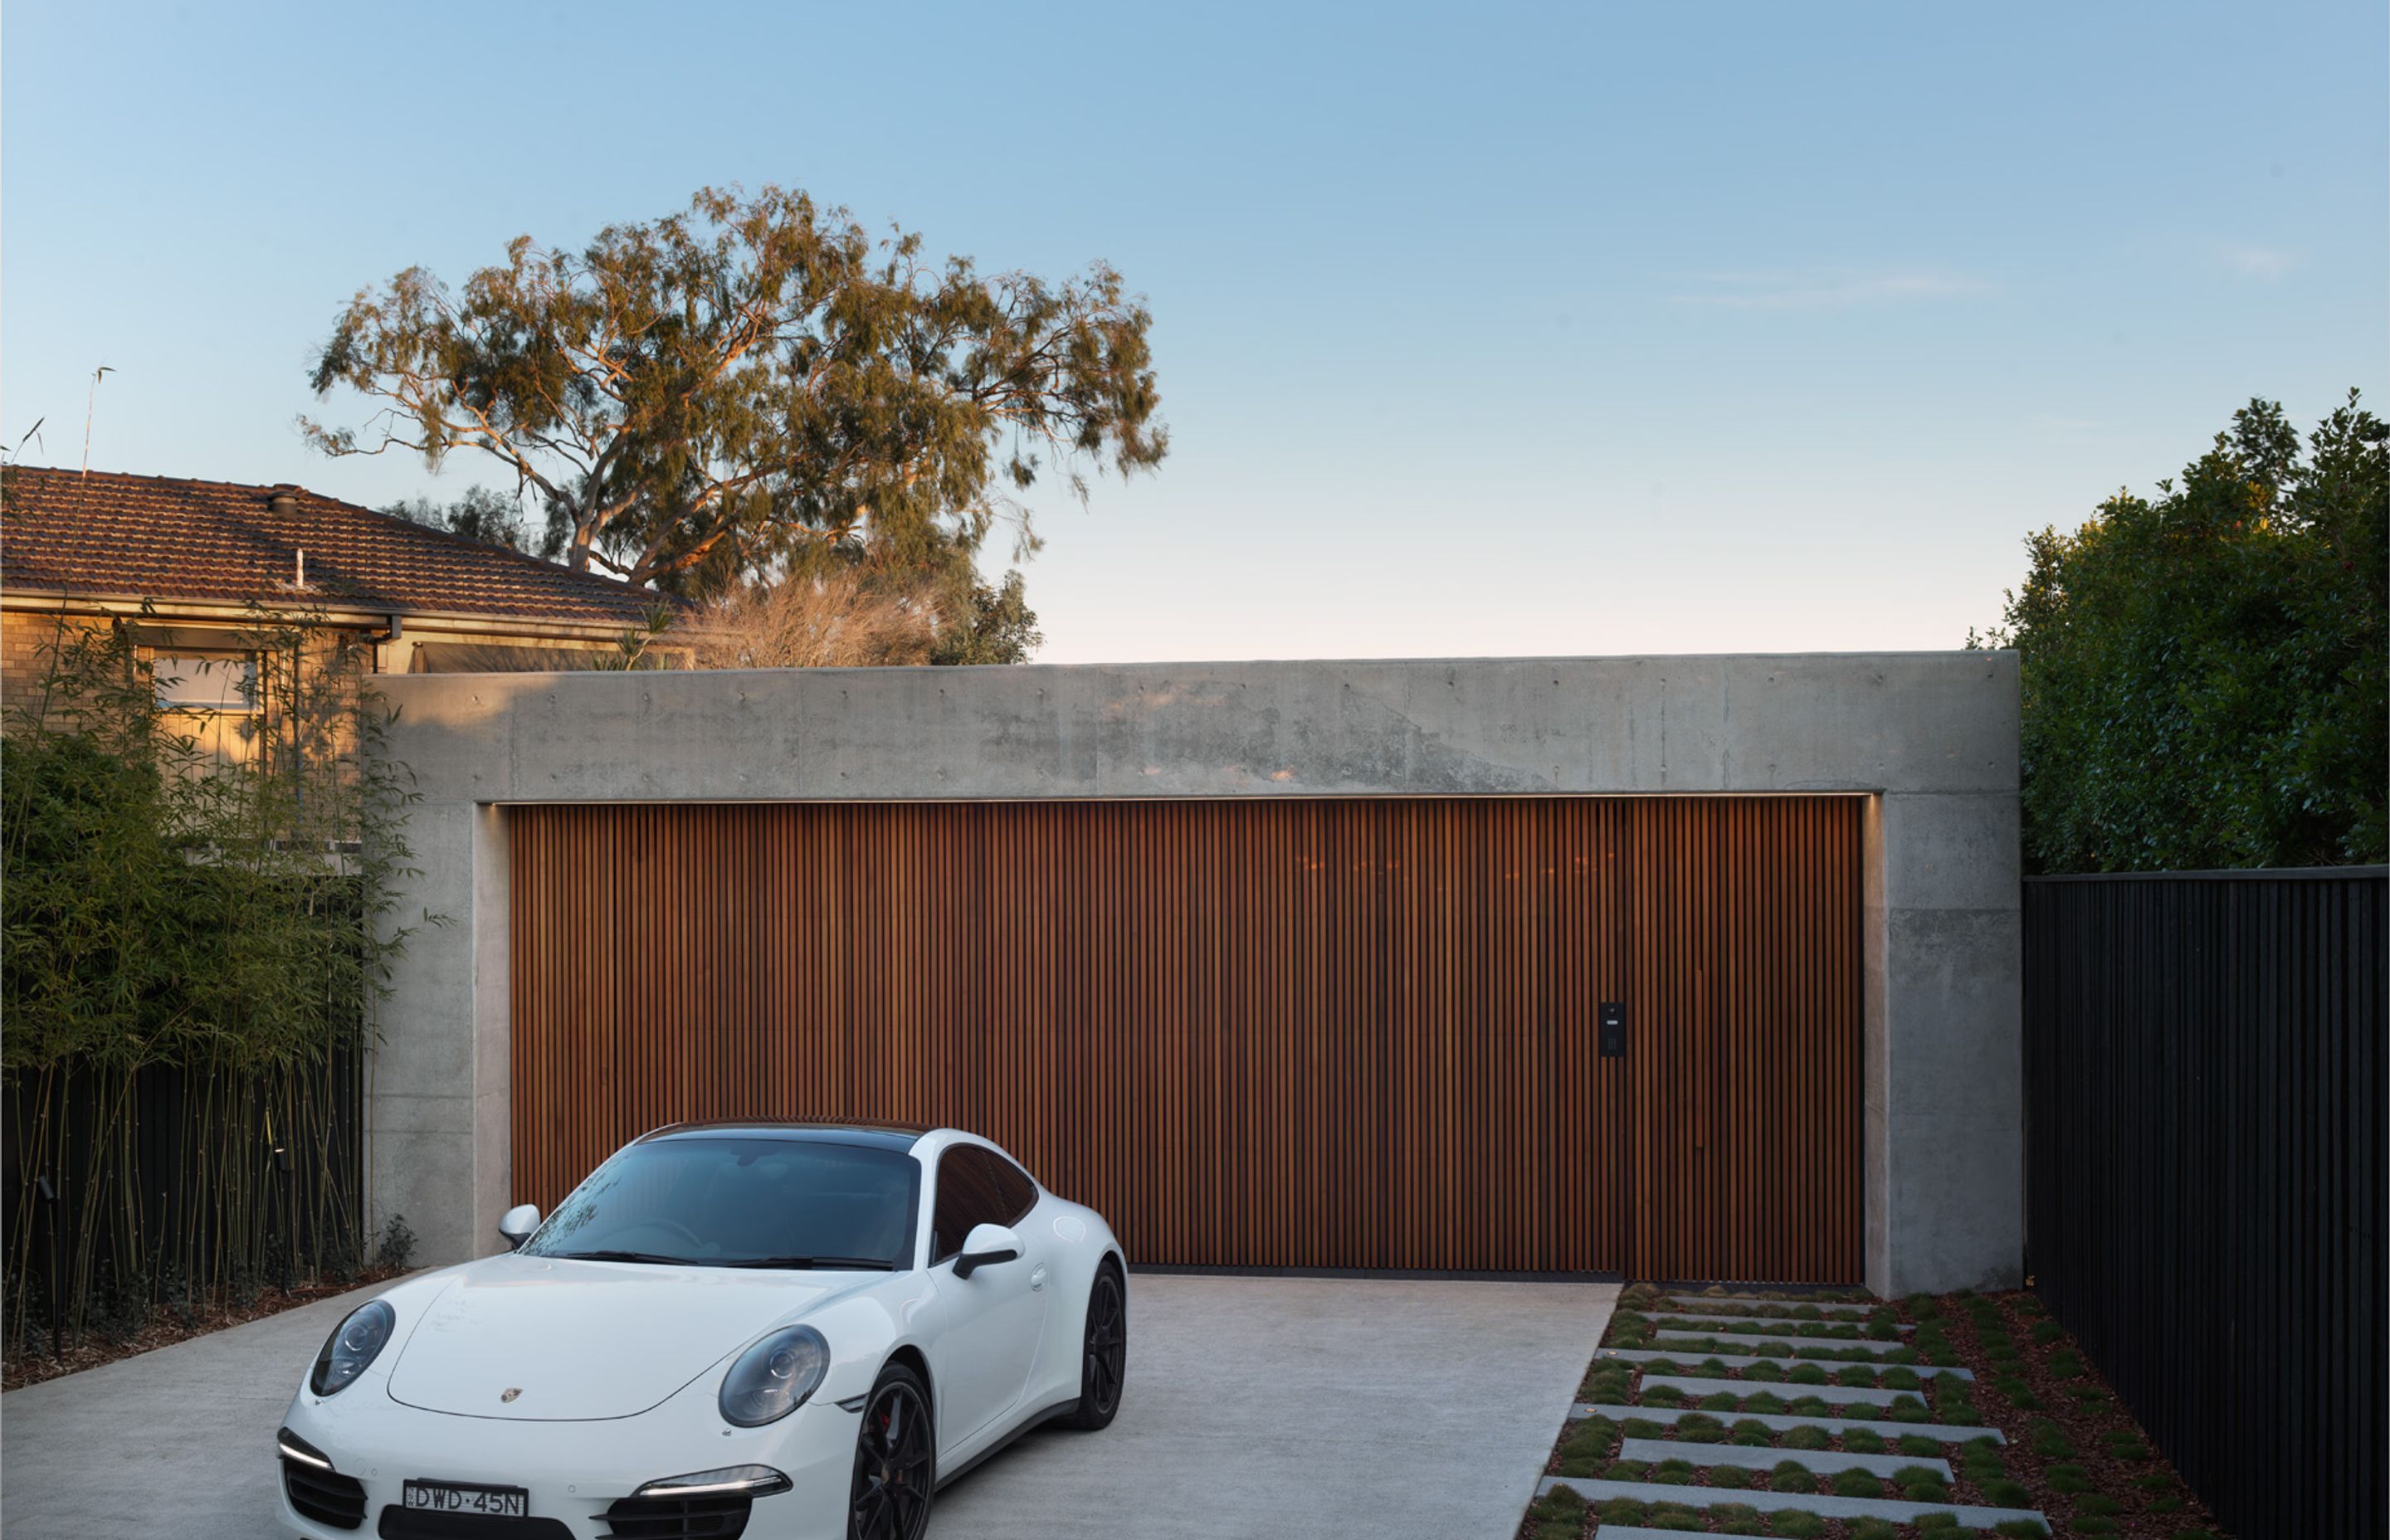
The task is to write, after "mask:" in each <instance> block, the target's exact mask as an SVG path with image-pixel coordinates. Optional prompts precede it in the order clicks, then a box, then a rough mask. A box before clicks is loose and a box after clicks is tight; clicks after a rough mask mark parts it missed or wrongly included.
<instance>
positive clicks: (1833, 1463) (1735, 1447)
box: [1618, 1438, 1953, 1482]
mask: <svg viewBox="0 0 2390 1540" xmlns="http://www.w3.org/2000/svg"><path fill="white" fill-rule="evenodd" d="M1618 1457H1619V1458H1620V1459H1623V1460H1641V1461H1643V1462H1644V1463H1645V1464H1647V1465H1657V1464H1658V1463H1660V1462H1661V1461H1662V1460H1683V1461H1685V1462H1686V1463H1688V1464H1690V1465H1734V1466H1740V1467H1741V1468H1742V1469H1745V1470H1773V1469H1776V1468H1777V1467H1778V1466H1779V1465H1781V1464H1782V1463H1783V1462H1784V1461H1786V1460H1791V1461H1792V1463H1793V1464H1795V1465H1798V1466H1801V1467H1804V1468H1805V1469H1810V1470H1815V1471H1816V1472H1818V1474H1819V1475H1821V1476H1831V1475H1832V1474H1833V1473H1834V1472H1835V1471H1837V1470H1864V1471H1866V1472H1867V1473H1868V1474H1870V1475H1871V1476H1889V1475H1891V1474H1892V1473H1893V1472H1894V1471H1895V1470H1907V1469H1910V1468H1911V1467H1913V1466H1922V1467H1923V1468H1924V1469H1928V1470H1931V1471H1933V1472H1934V1474H1935V1475H1937V1476H1939V1477H1941V1478H1942V1479H1943V1480H1944V1481H1946V1482H1947V1481H1950V1480H1952V1479H1953V1478H1952V1476H1951V1474H1950V1462H1949V1461H1948V1460H1937V1459H1919V1458H1917V1457H1914V1456H1909V1455H1844V1454H1837V1453H1835V1452H1834V1451H1833V1450H1831V1449H1753V1448H1749V1447H1746V1446H1745V1445H1742V1444H1678V1443H1676V1442H1674V1441H1672V1440H1669V1439H1664V1438H1626V1439H1620V1440H1619V1441H1618Z"/></svg>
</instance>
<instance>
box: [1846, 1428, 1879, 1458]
mask: <svg viewBox="0 0 2390 1540" xmlns="http://www.w3.org/2000/svg"><path fill="white" fill-rule="evenodd" d="M1843 1447H1844V1448H1845V1449H1847V1450H1849V1451H1850V1452H1851V1453H1852V1454H1854V1455H1881V1454H1882V1453H1883V1451H1884V1449H1885V1447H1886V1446H1885V1444H1884V1441H1883V1435H1882V1433H1879V1432H1877V1431H1875V1430H1874V1429H1872V1428H1853V1429H1850V1430H1848V1431H1845V1432H1844V1434H1843Z"/></svg>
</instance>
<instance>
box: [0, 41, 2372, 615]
mask: <svg viewBox="0 0 2390 1540" xmlns="http://www.w3.org/2000/svg"><path fill="white" fill-rule="evenodd" d="M0 43H4V44H5V61H4V62H0V71H5V75H4V76H0V86H5V98H0V133H4V134H5V137H0V155H5V163H0V221H5V224H0V281H4V282H5V297H0V326H5V333H4V334H0V349H5V353H0V359H4V360H5V370H0V430H5V432H6V435H7V437H9V438H10V439H12V440H13V439H14V438H15V437H16V435H17V434H18V433H19V432H21V431H22V430H24V429H25V428H26V427H27V426H29V425H30V424H31V423H32V420H33V419H34V418H35V417H39V416H42V415H45V414H46V415H47V417H48V424H47V426H46V427H45V429H44V430H43V435H44V441H45V445H46V453H30V454H29V458H32V459H33V460H36V461H46V462H48V463H53V464H61V463H62V464H70V465H71V464H73V463H75V461H76V459H77V458H78V456H80V454H81V452H82V446H81V437H82V430H83V415H84V386H85V381H86V379H88V376H89V374H90V371H91V369H92V368H93V367H94V366H96V365H101V364H106V365H109V366H113V367H114V368H115V369H116V371H117V372H116V373H114V374H112V375H110V376H109V377H108V379H107V381H106V383H105V384H103V385H102V386H101V387H100V390H99V403H98V412H97V426H96V429H95V430H94V431H93V434H92V446H91V456H92V463H93V465H94V466H96V467H102V468H111V469H124V470H136V471H148V472H161V473H172V474H182V475H194V476H203V477H212V478H218V479H223V480H227V481H301V482H303V483H305V484H306V485H309V486H311V487H315V488H318V489H320V490H323V491H326V492H329V493H333V494H339V495H342V496H346V497H351V498H354V499H357V500H359V501H364V502H369V503H381V502H386V501H388V500H390V499H392V498H394V497H397V496H401V495H407V494H416V493H419V492H427V491H428V492H432V493H435V494H441V495H451V494H455V493H458V492H461V491H462V490H463V489H464V488H465V487H466V486H467V485H468V484H469V483H470V482H472V481H475V480H481V481H488V482H491V483H492V484H501V485H502V484H506V479H505V477H504V476H503V474H501V473H499V472H498V471H497V470H496V468H495V464H494V463H492V464H490V465H488V466H487V467H484V466H482V465H477V464H475V463H473V462H472V461H470V460H468V459H464V458H459V459H456V460H454V461H452V462H451V463H450V466H449V468H448V469H447V470H446V471H445V473H444V474H443V476H441V477H440V478H438V479H437V481H435V480H434V479H433V478H432V477H430V475H429V474H428V473H427V472H426V471H425V470H424V468H422V467H421V466H420V465H419V464H416V463H405V462H396V461H388V460H384V461H363V460H348V461H328V460H324V459H321V458H318V457H315V456H312V455H311V454H310V453H309V452H308V451H307V450H305V449H304V448H303V447H302V444H301V443H300V441H299V439H298V437H297V435H296V433H295V432H294V431H293V430H292V428H291V426H290V423H291V418H292V417H293V416H294V415H296V414H297V413H299V412H301V411H302V410H308V409H311V400H310V398H309V396H308V393H307V391H306V387H305V383H304V373H305V368H306V365H307V361H308V355H309V351H310V349H311V347H313V346H314V345H315V344H316V343H317V342H319V341H320V340H321V339H322V337H323V335H324V334H325V332H326V331H327V329H328V326H329V323H330V320H331V318H332V316H333V314H334V313H335V312H336V310H337V309H338V308H339V306H340V305H341V302H342V301H343V300H344V299H345V298H346V297H347V296H348V295H349V294H350V293H351V292H352V291H353V290H354V289H358V288H360V287H362V286H364V285H366V284H368V283H373V282H377V281H379V280H380V279H383V278H386V277H387V276H389V275H391V274H392V273H393V272H395V271H396V270H398V269H399V268H401V267H404V266H406V265H408V264H411V263H423V264H426V265H428V266H430V267H431V268H432V269H433V270H435V271H437V272H439V273H440V274H442V275H443V276H447V277H449V278H451V279H452V280H453V279H461V278H462V277H463V276H465V275H466V274H467V273H468V272H469V270H470V269H471V268H472V267H473V266H474V265H477V264H479V263H484V262H487V261H491V260H494V259H495V258H496V256H497V255H498V254H499V252H500V250H501V248H502V246H503V244H504V242H505V241H506V240H507V239H508V237H512V236H515V235H517V234H522V233H528V234H531V235H533V236H534V237H538V238H540V239H541V240H543V241H546V242H553V243H568V244H569V243H577V242H578V241H580V240H581V239H583V238H584V237H586V236H587V235H589V234H590V233H591V232H593V231H594V230H595V229H596V228H597V227H598V225H601V224H603V223H605V222H607V221H610V220H618V219H626V218H635V217H641V216H648V215H653V214H658V213H662V212H667V211H670V210H672V209H674V208H675V207H677V206H678V205H680V204H681V203H682V202H683V201H684V200H685V199H686V198H687V194H688V193H689V192H690V191H691V190H692V189H693V188H695V187H697V186H700V185H701V184H704V183H709V182H712V183H725V182H734V181H736V182H744V183H746V184H748V185H750V186H753V185H758V184H761V183H764V182H767V181H779V182H782V183H788V184H794V185H799V186H804V187H806V188H808V189H809V190H811V191H813V192H814V193H815V194H816V196H818V197H820V198H822V199H825V200H827V201H831V202H842V203H844V204H846V205H848V206H849V207H851V208H852V209H853V210H854V212H855V213H856V214H857V215H859V216H860V217H862V218H863V219H864V220H865V221H866V222H867V224H872V225H880V224H884V223H885V222H886V221H889V220H892V219H893V220H897V221H901V222H902V223H903V224H905V225H906V226H907V227H909V228H913V229H917V230H919V231H921V232H922V233H923V234H924V235H925V237H927V239H928V241H929V243H930V246H931V248H932V250H953V251H961V252H966V253H969V254H970V255H972V256H974V257H975V258H977V259H978V260H979V262H980V263H981V264H982V265H983V267H991V268H993V267H1011V266H1019V267H1025V268H1029V269H1033V270H1036V271H1039V272H1044V273H1048V274H1059V273H1061V272H1064V271H1067V270H1070V269H1073V268H1075V267H1077V266H1079V265H1080V264H1083V263H1086V261H1088V260H1089V259H1092V258H1103V259H1106V260H1109V261H1111V263H1114V264H1116V265H1117V266H1118V267H1119V268H1120V269H1121V270H1122V271H1123V272H1124V274H1125V275H1126V276H1127V277H1128V279H1129V281H1130V283H1131V285H1132V286H1133V287H1135V288H1137V289H1141V290H1142V291H1143V292H1144V293H1145V294H1146V295H1147V296H1148V297H1149V299H1150V303H1151V305H1152V309H1153V312H1154V314H1155V317H1156V323H1155V337H1154V343H1155V353H1156V357H1157V361H1158V365H1159V368H1160V372H1161V383H1162V390H1163V401H1164V408H1165V414H1166V416H1167V417H1168V419H1169V421H1170V424H1171V428H1172V430H1173V443H1174V449H1173V452H1172V456H1171V458H1170V460H1169V461H1168V462H1167V463H1166V464H1165V465H1164V467H1163V469H1162V471H1161V473H1160V474H1159V475H1158V476H1156V477H1153V478H1150V479H1145V480H1141V481H1138V482H1137V483H1135V484H1132V485H1129V486H1126V487H1124V486H1122V485H1120V484H1119V483H1117V482H1110V481H1107V482H1101V483H1099V485H1098V488H1097V493H1096V497H1095V500H1094V504H1093V506H1092V507H1091V508H1090V509H1089V510H1087V511H1086V512H1082V511H1081V510H1080V509H1079V508H1078V507H1076V506H1075V505H1074V504H1073V503H1071V502H1069V501H1068V500H1067V499H1065V498H1061V497H1048V498H1047V499H1046V501H1045V502H1044V503H1043V504H1042V505H1041V507H1042V519H1041V527H1042V530H1043V532H1044V533H1045V534H1046V535H1047V540H1048V545H1047V550H1046V551H1045V552H1044V553H1043V554H1042V555H1041V556H1039V557H1038V558H1036V559H1035V560H1034V562H1033V563H1032V564H1031V565H1030V567H1029V575H1030V583H1031V593H1032V598H1033V602H1034V605H1035V606H1036V608H1037V609H1038V610H1039V611H1040V612H1041V614H1042V615H1043V617H1044V620H1045V624H1046V630H1047V635H1048V638H1049V640H1048V644H1047V648H1046V651H1045V653H1044V654H1043V656H1044V658H1045V659H1046V660H1047V661H1090V660H1099V659H1170V658H1245V657H1271V656H1416V655H1435V654H1455V655H1469V654H1485V653H1605V652H1638V651H1664V650H1694V651H1708V650H1741V649H1754V648H1932V647H1947V646H1954V645H1956V644H1957V643H1958V642H1959V640H1960V638H1961V636H1962V635H1964V634H1965V632H1966V629H1967V627H1968V625H1969V624H1970V623H1982V622H1989V621H1992V620H1994V619H1995V618H1996V617H1997V614H1998V604H1999V596H2000V591H2001V589H2002V588H2003V587H2004V586H2006V585H2008V584H2011V583H2013V582H2014V581H2016V579H2017V577H2018V575H2019V573H2020V571H2021V568H2022V562H2023V558H2022V554H2021V550H2020V541H2021V538H2022V536H2023V535H2024V533H2025V532H2026V531H2027V530H2028V529H2030V528H2035V527H2038V526H2040V525H2042V524H2045V523H2049V522H2053V521H2056V522H2060V523H2072V522H2077V521H2079V520H2080V519H2081V518H2082V516H2083V515H2084V514H2085V513H2086V512H2088V509H2089V508H2090V507H2092V506H2093V505H2094V504H2095V503H2096V502H2097V501H2098V500H2099V498H2100V497H2101V495H2102V494H2104V493H2106V492H2108V491H2109V490H2111V489H2113V488H2114V487H2116V486H2117V485H2119V484H2123V483H2131V484H2133V485H2135V486H2137V487H2146V486H2147V485H2148V484H2149V483H2150V482H2151V481H2153V480H2155V479H2156V478H2157V477H2160V476H2163V475H2167V474H2170V473H2172V472H2173V471H2174V470H2175V469H2177V468H2178V467H2179V466H2180V465H2181V464H2182V462H2183V461H2185V460H2187V459H2189V458H2191V456H2193V455H2194V454H2195V453H2196V452H2197V451H2198V450H2199V449H2200V448H2201V447H2203V446H2204V443H2205V442H2206V440H2207V438H2208V436H2209V435H2210V434H2212V433H2213V432H2214V431H2215V430H2217V429H2218V428H2220V427H2221V426H2223V424H2224V421H2225V419H2226V417H2227V416H2228V414H2229V412H2230V411H2231V409H2232V408H2233V407H2234V406H2235V405H2236V404H2240V403H2241V402H2242V401H2244V400H2246V399H2247V398H2248V397H2249V396H2250V395H2252V394H2256V393H2263V394H2266V395H2268V396H2273V397H2277V398H2279V399H2281V400H2283V401H2284V402H2285V403H2286V404H2287V405H2288V406H2289V408H2290V410H2291V411H2292V413H2293V414H2294V417H2296V418H2297V419H2299V420H2301V421H2302V422H2303V423H2305V422H2307V421H2312V419H2313V418H2314V417H2317V416H2319V415H2320V414H2321V413H2322V412H2323V411H2324V410H2326V409H2327V408H2328V407H2329V406H2330V405H2331V404H2332V402H2333V401H2334V400H2335V399H2336V398H2337V397H2338V396H2339V394H2340V393H2341V392H2343V391H2345V390H2346V389H2347V388H2348V387H2349V386H2351V385H2355V386H2359V387H2361V388H2363V389H2364V390H2365V391H2366V393H2367V395H2368V396H2369V398H2371V400H2372V402H2373V404H2374V405H2375V407H2376V409H2377V410H2379V409H2381V408H2382V406H2383V405H2384V395H2385V393H2390V392H2385V391H2384V386H2385V372H2390V371H2385V337H2390V306H2386V305H2385V285H2384V278H2385V275H2390V217H2386V216H2385V207H2390V204H2386V203H2385V189H2390V148H2386V146H2385V141H2386V140H2390V128H2385V122H2390V88H2386V87H2385V68H2386V67H2385V62H2384V61H2385V58H2390V35H2385V19H2384V6H2383V5H2382V4H2381V0H2345V3H2343V0H2335V3H2331V4H2287V5H2272V6H2251V5H2247V4H2236V5H2214V4H2181V3H2164V4H2160V3H2148V4H2082V3H2079V0H2078V3H2075V4H2068V5H2062V6H2060V5H2050V6H1990V7H1985V6H1942V5H1921V4H1917V3H1915V0H1905V3H1902V4H1895V5H1882V6H1836V5H1821V6H1787V5H1781V4H1774V3H1770V4H1765V5H1752V6H1701V5H1673V4H1667V5H1654V4H1638V5H1632V6H1627V5H1600V6H1593V5H1582V6H1551V7H1537V8H1510V7H1495V6H1474V7H1469V8H1468V9H1467V10H1466V11H1465V12H1464V11H1463V10H1462V9H1461V8H1460V7H1453V8H1451V9H1450V10H1448V11H1441V12H1430V11H1423V10H1416V9H1410V8H1405V7H1384V8H1377V7H1368V8H1365V7H1360V6H1336V7H1325V6H1322V7H1316V8H1307V7H1303V6H1284V5H1274V6H1256V7H1253V8H1250V9H1235V10H1232V9H1229V8H1227V7H1215V6H1137V5H1111V6H1099V7H1088V8H1083V9H1066V8H1061V7H1055V8H1034V7H1022V6H986V5H971V6H952V7H932V6H904V7H899V6H855V5H842V6H836V7H818V8H816V7H805V6H795V5H755V6H708V5H700V4H681V5H674V6H663V5H656V6H636V7H635V6H604V5H598V4H591V3H587V0H576V3H574V4H571V5H563V4H552V5H520V4H502V5H493V4H477V5H471V6H448V5H440V4H418V5H413V6H352V5H324V4H320V3H317V4H310V5H304V6H265V5H234V6H206V5H199V4H197V3H188V4H182V5H175V6H163V5H134V4H124V5H116V4H110V5H92V4H88V3H74V4H66V3H59V0H10V3H9V4H8V6H7V8H6V22H5V36H4V37H0ZM330 412H331V414H332V416H333V417H335V418H336V419H337V420H355V418H356V415H357V414H356V409H355V407H354V404H353V402H341V401H335V402H334V403H333V404H331V407H330ZM343 414H345V416H344V415H343ZM997 554H999V555H1000V554H1001V553H997Z"/></svg>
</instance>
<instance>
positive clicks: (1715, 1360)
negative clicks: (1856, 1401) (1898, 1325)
mask: <svg viewBox="0 0 2390 1540" xmlns="http://www.w3.org/2000/svg"><path fill="white" fill-rule="evenodd" d="M1594 1356H1595V1357H1597V1358H1615V1359H1617V1360H1619V1361H1620V1362H1621V1363H1625V1364H1649V1363H1651V1362H1653V1361H1654V1360H1664V1361H1666V1362H1669V1363H1676V1364H1681V1363H1683V1362H1684V1361H1685V1360H1686V1359H1688V1358H1692V1359H1698V1360H1699V1361H1700V1362H1701V1363H1703V1364H1723V1365H1725V1366H1726V1367H1728V1368H1730V1369H1747V1368H1750V1367H1753V1366H1754V1365H1756V1364H1773V1365H1775V1366H1776V1367H1779V1368H1783V1369H1794V1368H1798V1367H1801V1366H1802V1365H1804V1364H1814V1365H1817V1366H1818V1367H1822V1368H1824V1369H1825V1370H1826V1372H1827V1373H1829V1374H1831V1373H1832V1372H1833V1371H1834V1368H1835V1367H1837V1366H1836V1365H1835V1364H1834V1362H1833V1361H1832V1360H1831V1359H1826V1358H1749V1357H1743V1356H1741V1355H1739V1354H1731V1353H1701V1352H1698V1351H1694V1350H1691V1349H1688V1348H1677V1350H1676V1351H1675V1352H1673V1353H1671V1352H1664V1351H1662V1350H1660V1349H1657V1348H1623V1347H1606V1348H1603V1349H1602V1350H1600V1352H1599V1353H1597V1354H1594ZM1864 1367H1869V1368H1895V1369H1908V1371H1910V1372H1911V1373H1913V1374H1915V1375H1917V1376H1918V1377H1919V1378H1921V1379H1924V1380H1931V1379H1933V1378H1934V1376H1935V1375H1937V1374H1955V1375H1957V1376H1958V1377H1959V1378H1960V1379H1961V1380H1972V1379H1973V1378H1975V1371H1974V1370H1973V1369H1962V1368H1960V1367H1959V1366H1958V1365H1956V1364H1883V1365H1875V1364H1870V1365H1867V1366H1864ZM1762 1383H1764V1384H1766V1385H1767V1387H1768V1388H1769V1389H1771V1390H1772V1389H1774V1388H1775V1383H1774V1382H1773V1381H1762ZM1817 1388H1818V1387H1816V1386H1814V1385H1811V1386H1805V1387H1804V1389H1807V1390H1815V1389H1817ZM1909 1393H1910V1394H1911V1395H1919V1394H1921V1392H1916V1391H1911V1392H1909Z"/></svg>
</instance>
